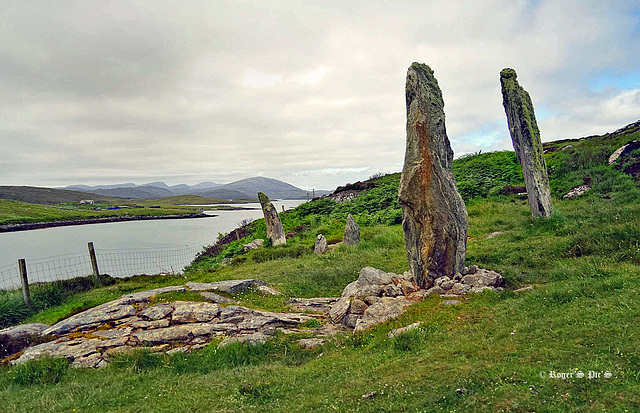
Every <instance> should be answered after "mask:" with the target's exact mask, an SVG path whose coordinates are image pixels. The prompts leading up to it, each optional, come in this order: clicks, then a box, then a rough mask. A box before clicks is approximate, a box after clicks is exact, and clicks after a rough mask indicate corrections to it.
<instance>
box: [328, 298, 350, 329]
mask: <svg viewBox="0 0 640 413" xmlns="http://www.w3.org/2000/svg"><path fill="white" fill-rule="evenodd" d="M350 306H351V300H350V299H349V297H341V298H340V299H339V300H338V301H336V302H335V304H333V305H332V306H331V310H329V318H330V319H331V321H333V322H334V323H339V322H340V321H342V319H343V318H344V316H346V315H347V312H348V311H349V307H350Z"/></svg>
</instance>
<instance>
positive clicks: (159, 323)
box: [127, 318, 171, 330]
mask: <svg viewBox="0 0 640 413" xmlns="http://www.w3.org/2000/svg"><path fill="white" fill-rule="evenodd" d="M170 324H171V322H170V321H169V319H167V318H165V319H162V320H154V321H144V320H140V319H138V318H136V321H129V322H128V323H127V325H129V326H131V327H133V328H135V329H142V330H152V329H154V328H165V327H169V325H170Z"/></svg>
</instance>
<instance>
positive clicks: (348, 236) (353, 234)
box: [343, 214, 360, 245]
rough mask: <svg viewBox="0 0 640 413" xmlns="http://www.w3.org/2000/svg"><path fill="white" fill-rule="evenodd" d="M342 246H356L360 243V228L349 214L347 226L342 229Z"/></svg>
mask: <svg viewBox="0 0 640 413" xmlns="http://www.w3.org/2000/svg"><path fill="white" fill-rule="evenodd" d="M343 242H344V245H356V244H358V243H360V227H359V226H358V224H357V223H356V221H355V220H354V219H353V217H352V216H351V214H349V216H348V217H347V224H346V225H345V227H344V241H343Z"/></svg>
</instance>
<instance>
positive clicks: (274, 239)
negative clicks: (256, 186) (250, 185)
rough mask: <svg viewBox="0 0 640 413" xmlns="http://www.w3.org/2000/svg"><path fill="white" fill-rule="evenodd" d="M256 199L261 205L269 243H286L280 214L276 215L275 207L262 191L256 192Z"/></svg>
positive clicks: (274, 244)
mask: <svg viewBox="0 0 640 413" xmlns="http://www.w3.org/2000/svg"><path fill="white" fill-rule="evenodd" d="M258 199H259V200H260V205H262V213H263V214H264V222H265V224H266V226H267V238H269V239H270V240H271V245H273V246H274V247H276V246H278V245H285V244H286V243H287V237H286V234H285V233H284V228H283V227H282V221H280V215H278V211H276V207H274V206H273V204H272V203H271V201H269V197H268V196H267V195H266V194H265V193H263V192H258Z"/></svg>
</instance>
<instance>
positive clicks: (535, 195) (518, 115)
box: [500, 69, 553, 217]
mask: <svg viewBox="0 0 640 413" xmlns="http://www.w3.org/2000/svg"><path fill="white" fill-rule="evenodd" d="M516 78H517V75H516V71H515V70H513V69H502V71H501V72H500V84H501V85H502V104H503V106H504V111H505V113H506V114H507V123H508V124H509V133H510V134H511V140H512V141H513V148H514V149H515V151H516V156H517V157H518V162H520V165H521V166H522V175H523V176H524V183H525V186H526V188H527V198H528V200H529V209H531V215H533V216H534V217H550V216H551V215H553V206H552V205H551V192H550V190H549V177H548V176H547V164H546V163H545V161H544V152H543V150H542V141H541V140H540V130H539V129H538V123H537V122H536V115H535V113H534V111H533V103H532V102H531V97H530V96H529V93H527V91H526V90H524V89H523V88H522V86H520V84H518V81H517V80H516Z"/></svg>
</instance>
